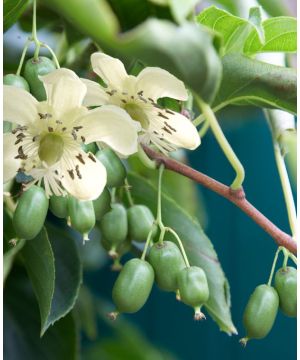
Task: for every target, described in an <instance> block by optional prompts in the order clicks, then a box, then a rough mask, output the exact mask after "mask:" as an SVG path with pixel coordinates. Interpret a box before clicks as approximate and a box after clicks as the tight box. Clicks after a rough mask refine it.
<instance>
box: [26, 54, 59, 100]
mask: <svg viewBox="0 0 300 360" xmlns="http://www.w3.org/2000/svg"><path fill="white" fill-rule="evenodd" d="M55 69H56V67H55V65H54V63H53V61H52V60H50V59H49V58H47V57H45V56H40V57H39V58H38V59H37V60H35V59H34V58H31V59H29V60H27V61H26V64H25V67H24V77H25V79H26V80H27V81H28V83H29V86H30V90H31V93H32V95H33V96H34V97H35V98H36V99H37V100H39V101H44V100H46V98H47V97H46V91H45V88H44V85H43V83H42V81H41V80H40V79H39V76H41V75H46V74H49V73H50V72H52V71H53V70H55Z"/></svg>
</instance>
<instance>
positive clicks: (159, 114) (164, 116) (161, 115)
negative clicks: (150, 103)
mask: <svg viewBox="0 0 300 360" xmlns="http://www.w3.org/2000/svg"><path fill="white" fill-rule="evenodd" d="M158 116H160V117H162V118H163V119H167V120H169V118H168V117H167V116H166V115H164V114H162V113H161V112H159V113H158Z"/></svg>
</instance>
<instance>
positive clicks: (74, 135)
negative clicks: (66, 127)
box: [71, 130, 77, 140]
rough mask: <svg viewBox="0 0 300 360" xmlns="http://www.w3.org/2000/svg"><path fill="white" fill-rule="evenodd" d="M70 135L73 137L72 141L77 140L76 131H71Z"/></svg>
mask: <svg viewBox="0 0 300 360" xmlns="http://www.w3.org/2000/svg"><path fill="white" fill-rule="evenodd" d="M71 134H72V136H73V139H74V140H77V134H76V131H75V130H72V132H71Z"/></svg>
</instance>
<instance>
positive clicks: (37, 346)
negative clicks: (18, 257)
mask: <svg viewBox="0 0 300 360" xmlns="http://www.w3.org/2000/svg"><path fill="white" fill-rule="evenodd" d="M3 318H4V328H5V331H4V339H3V340H4V358H5V359H6V360H19V359H22V360H41V359H43V360H53V359H55V360H66V359H68V360H76V359H77V339H78V335H77V329H76V324H75V320H74V317H73V316H72V314H68V315H67V316H66V317H64V318H63V319H61V320H59V321H58V322H57V323H56V324H55V325H54V326H52V327H51V328H50V329H49V330H48V332H47V333H46V334H45V335H44V336H43V338H40V336H39V332H40V321H39V310H38V304H37V302H36V299H35V297H34V294H33V291H32V289H31V287H30V283H29V281H28V278H27V277H26V275H25V271H23V269H19V268H18V269H14V271H13V272H12V273H11V274H10V276H9V278H8V281H7V286H6V288H5V291H4V309H3Z"/></svg>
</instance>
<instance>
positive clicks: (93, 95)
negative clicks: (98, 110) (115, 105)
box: [81, 78, 109, 106]
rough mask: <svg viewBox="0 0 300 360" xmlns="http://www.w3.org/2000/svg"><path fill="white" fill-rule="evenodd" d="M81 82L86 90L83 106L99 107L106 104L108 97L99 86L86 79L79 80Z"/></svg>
mask: <svg viewBox="0 0 300 360" xmlns="http://www.w3.org/2000/svg"><path fill="white" fill-rule="evenodd" d="M81 81H82V82H83V83H84V84H85V86H86V88H87V92H86V95H85V97H84V99H83V105H84V106H99V105H104V104H107V103H108V100H109V96H108V94H107V93H106V92H105V90H104V89H103V88H102V87H101V85H99V84H98V83H96V82H95V81H92V80H88V79H83V78H81Z"/></svg>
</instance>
